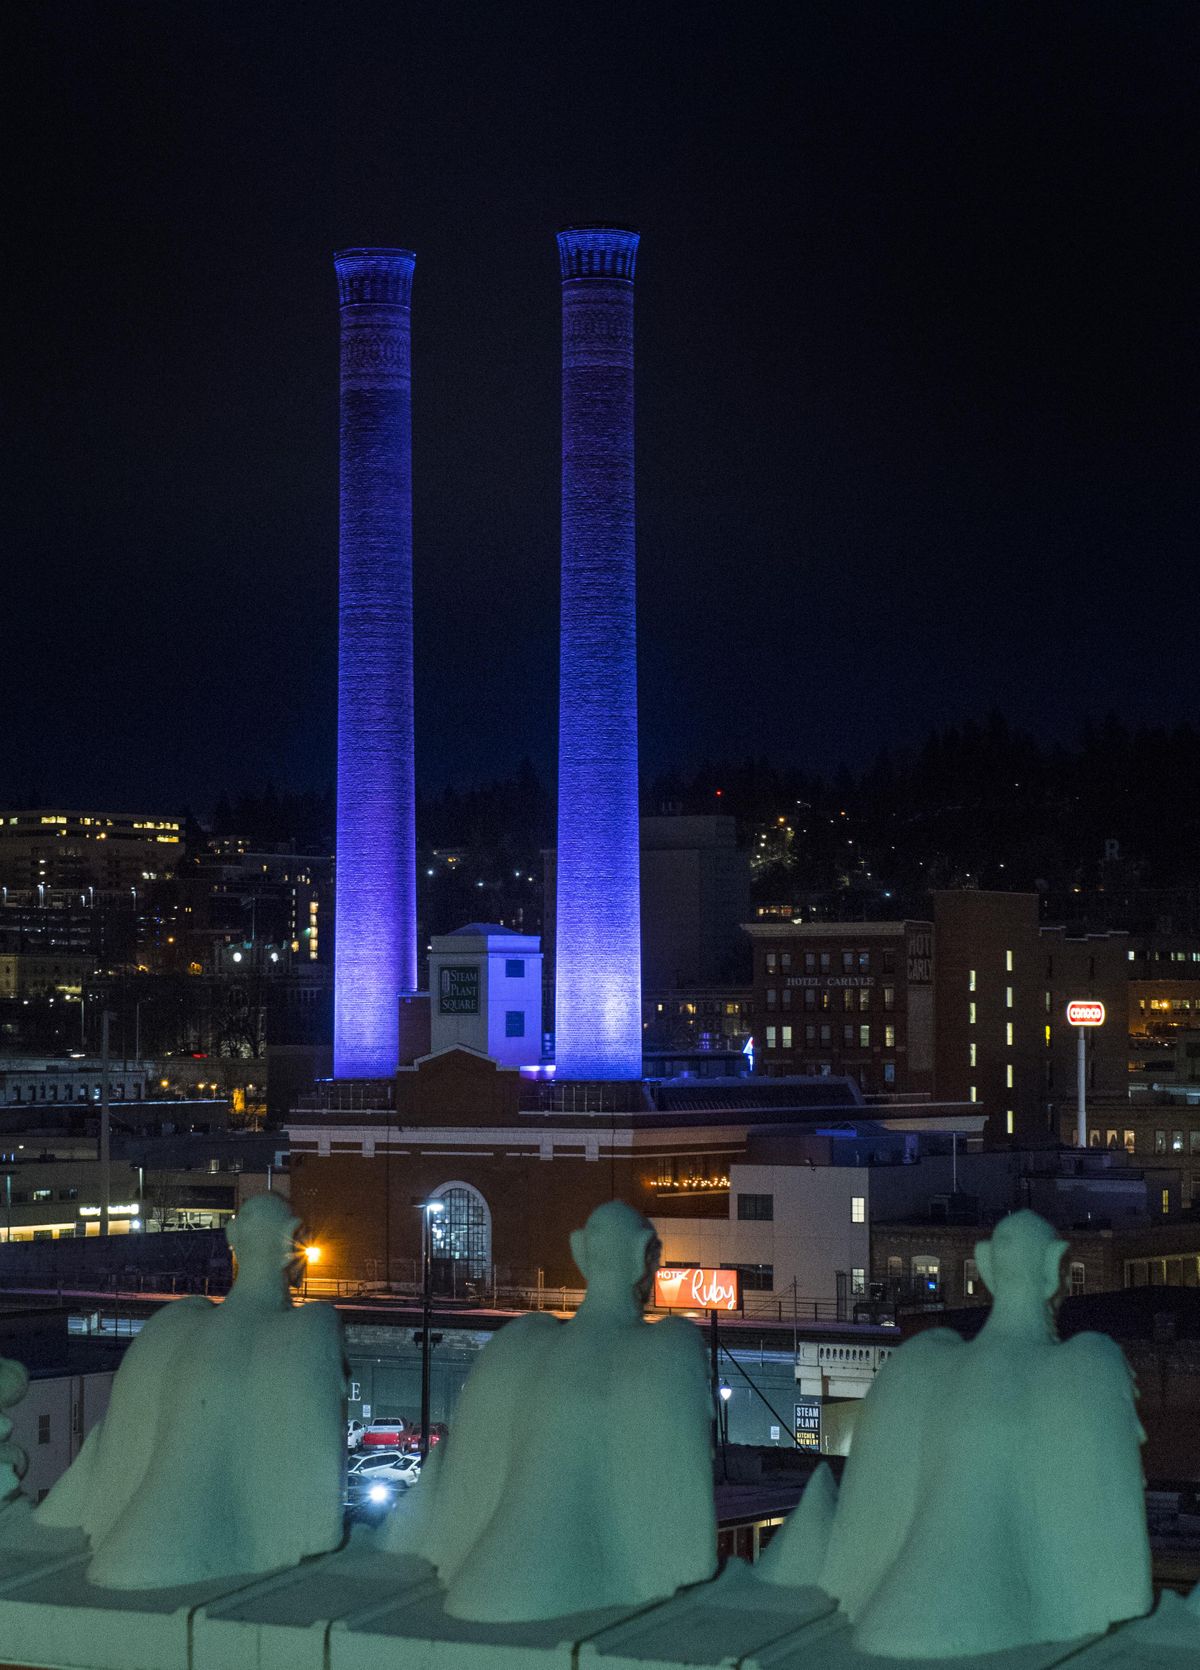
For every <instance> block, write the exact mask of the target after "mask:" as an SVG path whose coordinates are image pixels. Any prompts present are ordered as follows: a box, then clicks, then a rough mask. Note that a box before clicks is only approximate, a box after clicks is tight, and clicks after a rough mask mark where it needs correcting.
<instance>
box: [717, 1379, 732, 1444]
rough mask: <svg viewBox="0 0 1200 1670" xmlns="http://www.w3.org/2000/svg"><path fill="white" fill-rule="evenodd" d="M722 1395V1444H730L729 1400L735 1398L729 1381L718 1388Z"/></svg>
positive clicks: (723, 1381) (723, 1382) (724, 1381)
mask: <svg viewBox="0 0 1200 1670" xmlns="http://www.w3.org/2000/svg"><path fill="white" fill-rule="evenodd" d="M717 1389H718V1391H719V1392H720V1394H721V1443H722V1444H727V1443H728V1442H729V1400H730V1398H731V1397H732V1396H733V1387H732V1386H731V1385H730V1384H729V1382H728V1381H727V1380H722V1382H721V1384H720V1386H719V1387H718V1388H717Z"/></svg>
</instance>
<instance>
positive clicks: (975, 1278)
mask: <svg viewBox="0 0 1200 1670" xmlns="http://www.w3.org/2000/svg"><path fill="white" fill-rule="evenodd" d="M982 1291H983V1286H982V1283H981V1282H980V1280H979V1266H978V1265H977V1264H976V1262H975V1260H974V1259H973V1258H964V1259H963V1292H964V1293H965V1294H966V1295H967V1297H968V1299H970V1298H973V1297H974V1295H975V1294H976V1293H982Z"/></svg>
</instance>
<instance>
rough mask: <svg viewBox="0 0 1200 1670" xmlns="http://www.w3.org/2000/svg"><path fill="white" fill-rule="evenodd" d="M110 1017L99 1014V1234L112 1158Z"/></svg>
mask: <svg viewBox="0 0 1200 1670" xmlns="http://www.w3.org/2000/svg"><path fill="white" fill-rule="evenodd" d="M111 1020H112V1015H111V1014H110V1012H109V1011H108V1010H107V1009H104V1010H102V1011H101V1014H100V1233H101V1235H107V1234H108V1214H109V1207H110V1204H111V1195H112V1157H111V1155H110V1153H109V1129H108V1029H109V1023H110V1022H111Z"/></svg>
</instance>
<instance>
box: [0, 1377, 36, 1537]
mask: <svg viewBox="0 0 1200 1670" xmlns="http://www.w3.org/2000/svg"><path fill="white" fill-rule="evenodd" d="M28 1389H29V1374H28V1371H27V1370H26V1368H25V1366H24V1364H22V1363H14V1362H11V1361H10V1360H8V1359H7V1358H4V1357H0V1410H4V1409H10V1408H11V1407H12V1405H13V1404H14V1403H20V1401H21V1399H22V1398H23V1397H24V1396H25V1393H26V1392H27V1391H28ZM12 1429H13V1424H12V1422H11V1421H10V1420H9V1418H8V1416H7V1415H4V1414H0V1542H4V1541H7V1540H8V1534H9V1532H10V1531H11V1528H12V1526H13V1524H14V1522H15V1521H17V1520H20V1521H21V1523H22V1525H23V1526H24V1525H25V1524H26V1522H27V1515H28V1512H29V1501H28V1499H27V1498H26V1497H23V1496H22V1495H21V1480H22V1479H23V1478H24V1477H25V1468H26V1465H27V1463H28V1461H29V1457H28V1456H27V1455H26V1454H25V1451H24V1450H23V1449H22V1448H21V1446H20V1445H19V1444H14V1443H13V1441H12Z"/></svg>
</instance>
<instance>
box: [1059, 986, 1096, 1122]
mask: <svg viewBox="0 0 1200 1670" xmlns="http://www.w3.org/2000/svg"><path fill="white" fill-rule="evenodd" d="M1067 1023H1068V1025H1070V1026H1073V1027H1074V1028H1075V1030H1076V1032H1077V1033H1078V1034H1079V1043H1078V1045H1077V1046H1076V1047H1077V1049H1078V1052H1079V1053H1078V1057H1077V1059H1078V1062H1079V1069H1078V1072H1079V1077H1078V1083H1077V1086H1076V1098H1077V1100H1076V1110H1075V1142H1076V1145H1077V1146H1078V1147H1080V1148H1086V1147H1087V1033H1088V1028H1089V1027H1090V1026H1103V1025H1104V1005H1103V1003H1101V1002H1100V1001H1099V999H1098V998H1094V997H1090V998H1082V997H1077V998H1074V999H1072V1001H1071V1002H1070V1003H1068V1004H1067ZM1047 1030H1048V1029H1047Z"/></svg>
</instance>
